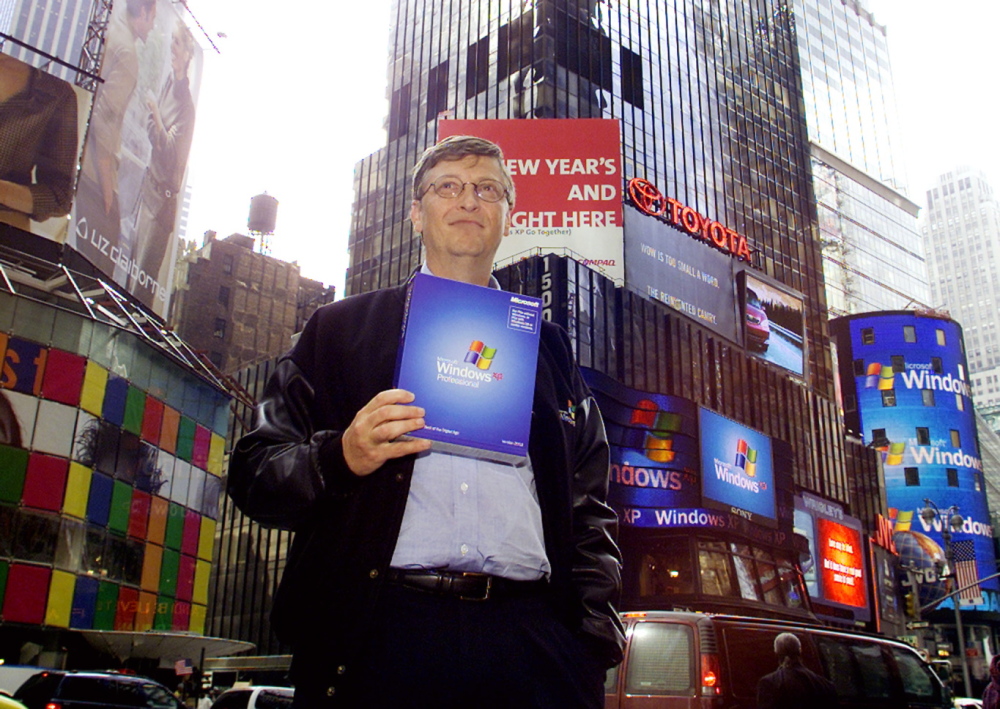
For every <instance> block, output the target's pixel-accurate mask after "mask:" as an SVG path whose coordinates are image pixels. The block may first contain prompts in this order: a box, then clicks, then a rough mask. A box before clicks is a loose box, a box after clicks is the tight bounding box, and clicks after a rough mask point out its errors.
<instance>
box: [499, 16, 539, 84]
mask: <svg viewBox="0 0 1000 709" xmlns="http://www.w3.org/2000/svg"><path fill="white" fill-rule="evenodd" d="M533 24H534V23H533V14H532V13H530V12H526V13H524V14H523V15H521V16H520V17H518V18H517V19H516V20H512V21H511V22H510V23H509V24H506V25H504V26H503V27H501V28H500V31H499V32H498V33H497V81H502V80H503V79H506V78H507V77H508V76H510V75H511V74H513V73H514V72H516V71H518V70H520V69H523V68H524V67H527V66H531V47H532V38H533V31H534V27H533Z"/></svg>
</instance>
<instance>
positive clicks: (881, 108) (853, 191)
mask: <svg viewBox="0 0 1000 709" xmlns="http://www.w3.org/2000/svg"><path fill="white" fill-rule="evenodd" d="M794 8H795V26H796V30H797V40H798V46H799V57H800V61H801V63H802V93H803V99H804V102H805V112H806V123H807V125H808V127H809V140H810V153H811V162H812V172H813V186H814V189H815V193H816V204H817V210H818V217H819V238H820V242H821V243H822V245H823V272H824V275H825V278H826V295H827V306H828V308H829V311H830V315H831V316H832V317H836V316H839V315H846V314H850V313H862V312H869V311H875V310H897V309H902V308H911V307H918V308H921V307H923V308H925V307H928V306H929V305H930V293H929V291H928V287H927V272H926V266H925V257H924V254H923V248H922V244H921V240H920V236H919V232H918V229H917V214H918V209H919V208H918V206H917V205H916V204H915V203H913V201H911V199H909V197H908V196H907V186H906V179H905V174H904V169H903V166H902V164H901V162H900V153H901V148H900V146H899V145H898V136H899V128H898V124H899V120H898V117H897V115H896V106H895V93H894V89H893V82H892V72H891V68H890V66H889V54H888V47H887V40H886V30H885V27H883V26H882V25H879V24H878V22H877V21H876V19H875V18H874V17H873V16H872V14H871V13H870V12H868V10H867V9H866V8H865V6H864V4H863V3H862V2H861V1H860V0H847V1H846V2H842V1H841V0H795V2H794Z"/></svg>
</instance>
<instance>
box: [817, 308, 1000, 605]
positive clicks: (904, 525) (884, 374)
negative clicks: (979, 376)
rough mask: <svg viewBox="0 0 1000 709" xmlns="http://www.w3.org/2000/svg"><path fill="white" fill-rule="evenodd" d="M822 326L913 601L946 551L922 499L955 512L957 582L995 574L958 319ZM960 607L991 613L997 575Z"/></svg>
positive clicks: (927, 595) (924, 598) (883, 318)
mask: <svg viewBox="0 0 1000 709" xmlns="http://www.w3.org/2000/svg"><path fill="white" fill-rule="evenodd" d="M831 330H832V331H833V332H834V333H835V334H836V335H838V343H839V346H840V348H841V359H842V365H841V371H842V372H845V371H848V367H849V368H850V370H851V373H852V374H853V381H854V391H853V392H851V391H850V390H849V389H846V392H847V394H848V396H846V397H845V407H844V408H845V414H846V415H847V416H848V417H850V416H852V415H856V416H857V417H858V420H859V422H860V425H859V428H860V429H861V431H862V433H863V435H864V438H865V441H866V442H867V443H869V444H871V445H874V446H876V447H877V448H878V449H879V450H880V451H881V452H882V459H883V463H884V468H885V485H886V497H887V500H888V504H889V508H890V509H889V512H890V519H891V520H892V521H893V524H894V535H893V540H894V542H895V544H896V548H897V549H898V551H899V553H900V557H901V560H902V562H903V563H904V564H906V565H908V566H910V567H912V568H914V569H916V570H917V571H916V572H915V574H916V576H917V578H916V580H917V582H918V583H919V584H920V600H921V603H922V604H926V603H928V602H930V601H932V600H934V599H935V598H936V597H940V596H941V595H942V594H943V593H944V591H945V584H944V583H943V582H942V581H941V580H940V578H939V577H938V574H939V570H940V567H941V566H942V565H943V563H944V560H945V556H946V551H947V550H946V549H945V544H944V540H943V538H942V536H941V532H942V521H941V519H940V517H939V518H936V519H934V520H932V521H930V522H927V521H924V520H923V519H922V518H921V516H920V511H921V510H922V509H923V508H924V506H925V503H924V500H925V499H930V500H932V501H933V502H934V503H935V504H936V505H937V506H938V508H940V509H941V510H947V509H948V508H949V507H951V506H952V505H956V506H957V507H958V512H959V514H961V515H962V517H963V518H964V523H963V525H962V528H961V530H959V531H958V532H955V533H954V534H953V535H952V541H953V543H954V551H955V560H956V567H957V571H958V572H959V575H960V578H962V579H964V580H965V582H966V583H964V584H963V585H967V584H968V583H969V582H972V583H973V584H974V582H975V581H976V580H977V579H982V578H985V577H988V576H990V575H992V574H994V573H996V560H995V558H994V553H993V529H992V526H991V524H990V516H989V510H988V508H987V503H986V490H985V482H984V479H983V464H982V461H981V459H980V455H979V444H978V439H977V436H976V422H975V417H974V411H973V408H972V400H971V398H970V393H971V392H970V388H969V384H968V381H967V379H966V368H965V355H964V353H963V346H962V331H961V328H960V327H959V325H958V323H956V322H954V321H953V320H950V319H947V318H940V317H928V316H921V315H917V314H915V313H912V312H906V313H902V312H900V313H884V314H879V315H865V316H851V317H847V318H841V319H839V320H836V321H834V322H833V323H831ZM848 338H849V339H848ZM844 343H849V347H850V355H849V357H850V360H849V362H844V361H843V360H844V358H845V354H846V353H845V352H844V349H845V348H844ZM852 394H853V396H852ZM855 407H856V411H855ZM950 605H951V603H950V601H945V604H944V606H943V607H948V606H950ZM961 607H963V608H970V609H975V610H984V611H985V610H988V611H994V612H998V611H1000V585H998V583H997V580H996V579H991V580H989V581H983V582H981V583H979V584H974V585H973V586H972V587H971V588H967V589H966V590H964V591H963V592H962V594H961Z"/></svg>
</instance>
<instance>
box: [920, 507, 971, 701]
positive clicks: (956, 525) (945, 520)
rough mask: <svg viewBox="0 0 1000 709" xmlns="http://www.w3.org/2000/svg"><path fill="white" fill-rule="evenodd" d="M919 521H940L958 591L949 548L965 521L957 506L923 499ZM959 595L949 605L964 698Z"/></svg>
mask: <svg viewBox="0 0 1000 709" xmlns="http://www.w3.org/2000/svg"><path fill="white" fill-rule="evenodd" d="M920 519H922V520H923V521H924V523H925V524H927V525H930V524H931V523H932V522H933V521H934V520H935V519H940V520H941V538H942V539H943V540H944V558H945V560H946V561H947V562H948V574H947V576H946V577H945V578H947V577H948V576H950V577H951V578H953V579H955V590H958V576H957V574H956V573H955V551H954V549H953V548H952V546H951V533H952V531H955V532H957V531H959V530H960V529H961V528H962V524H963V523H964V522H965V520H964V519H963V518H962V515H960V514H959V513H958V505H952V506H951V507H949V508H948V509H947V510H941V509H940V508H939V507H938V506H937V505H935V504H934V502H933V501H932V500H929V499H927V498H926V497H925V498H924V509H922V510H920ZM960 602H961V600H960V598H959V595H958V594H956V595H954V596H952V598H951V603H952V605H953V606H954V607H955V632H956V633H957V635H958V651H959V653H960V656H961V658H962V680H963V681H964V682H965V696H967V697H971V696H972V682H970V681H969V661H968V659H967V658H966V656H965V634H964V633H963V632H962V611H961V610H960V609H959V603H960Z"/></svg>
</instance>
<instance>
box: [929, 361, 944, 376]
mask: <svg viewBox="0 0 1000 709" xmlns="http://www.w3.org/2000/svg"><path fill="white" fill-rule="evenodd" d="M931 370H932V371H933V372H934V373H935V374H943V373H944V367H943V366H942V365H941V358H940V357H931Z"/></svg>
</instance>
